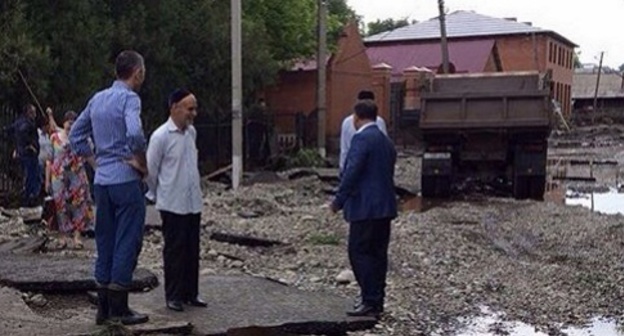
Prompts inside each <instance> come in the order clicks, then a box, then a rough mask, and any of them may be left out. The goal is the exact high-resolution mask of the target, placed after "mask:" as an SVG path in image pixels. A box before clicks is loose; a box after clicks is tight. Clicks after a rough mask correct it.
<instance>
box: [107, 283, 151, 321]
mask: <svg viewBox="0 0 624 336" xmlns="http://www.w3.org/2000/svg"><path fill="white" fill-rule="evenodd" d="M108 299H109V301H108V302H109V305H110V319H111V320H112V321H115V322H120V323H121V324H123V325H133V324H141V323H145V322H147V321H149V317H148V316H147V315H145V314H139V313H137V312H135V311H133V310H132V309H130V308H129V307H128V291H125V290H124V291H118V290H112V289H109V291H108Z"/></svg>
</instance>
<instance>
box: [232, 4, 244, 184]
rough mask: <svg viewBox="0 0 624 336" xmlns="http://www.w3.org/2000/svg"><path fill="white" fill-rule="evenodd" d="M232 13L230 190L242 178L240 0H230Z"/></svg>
mask: <svg viewBox="0 0 624 336" xmlns="http://www.w3.org/2000/svg"><path fill="white" fill-rule="evenodd" d="M231 1H232V2H231V11H232V23H231V24H232V28H231V30H232V189H237V188H238V186H239V185H240V182H241V180H242V177H243V136H242V135H243V120H242V119H243V107H242V105H243V103H242V101H243V85H242V82H243V78H242V77H243V75H242V73H243V70H242V68H243V64H242V57H241V56H242V55H241V11H242V10H241V0H231Z"/></svg>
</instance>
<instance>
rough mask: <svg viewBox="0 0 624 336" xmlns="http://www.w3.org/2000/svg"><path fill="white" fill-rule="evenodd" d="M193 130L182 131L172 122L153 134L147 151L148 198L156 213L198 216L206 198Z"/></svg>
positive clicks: (191, 127) (195, 132) (195, 134)
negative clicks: (154, 204)
mask: <svg viewBox="0 0 624 336" xmlns="http://www.w3.org/2000/svg"><path fill="white" fill-rule="evenodd" d="M196 138H197V131H196V130H195V128H194V127H193V126H189V127H188V128H187V129H186V130H184V131H182V130H179V129H178V127H177V126H176V125H175V124H174V123H173V121H172V120H171V118H170V119H169V120H167V122H166V123H164V124H163V125H161V126H160V127H159V128H158V129H156V130H155V131H154V133H153V134H152V136H151V138H150V141H149V145H148V147H147V169H148V173H149V175H148V177H147V186H148V188H149V191H148V192H147V195H146V196H147V198H149V199H151V200H152V201H155V202H156V209H158V210H163V211H168V212H173V213H175V214H179V215H187V214H198V213H201V210H202V194H201V186H200V177H199V166H198V159H197V146H196V145H195V139H196Z"/></svg>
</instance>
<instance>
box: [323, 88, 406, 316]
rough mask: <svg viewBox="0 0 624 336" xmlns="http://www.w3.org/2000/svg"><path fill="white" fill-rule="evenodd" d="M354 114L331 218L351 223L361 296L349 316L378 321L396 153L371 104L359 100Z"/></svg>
mask: <svg viewBox="0 0 624 336" xmlns="http://www.w3.org/2000/svg"><path fill="white" fill-rule="evenodd" d="M354 110H355V115H354V118H353V123H354V128H355V129H356V130H357V131H356V133H355V135H354V136H353V141H352V143H351V146H350V149H349V153H348V154H347V159H346V162H345V166H344V172H343V175H342V179H341V180H340V186H339V187H338V192H337V193H336V196H335V198H334V200H333V201H332V203H331V205H330V209H331V210H332V211H333V212H334V213H335V212H338V211H339V210H343V213H344V218H345V220H346V221H347V222H349V247H348V253H349V261H350V263H351V267H352V269H353V273H354V275H355V279H356V281H357V283H358V285H359V286H360V291H361V301H360V302H358V303H357V304H356V305H355V306H354V308H353V310H352V311H349V312H347V314H348V315H350V316H374V317H379V315H380V314H381V313H382V312H383V306H384V298H385V288H386V274H387V271H388V245H389V242H390V222H391V221H392V219H394V218H396V216H397V201H396V195H395V191H394V165H395V163H396V155H397V154H396V150H395V149H394V144H393V143H392V141H391V140H390V139H389V138H388V137H387V136H386V135H385V134H384V133H383V132H381V130H380V129H379V126H377V124H376V122H375V120H376V119H377V106H376V105H375V103H374V102H373V101H372V100H362V101H360V102H359V103H357V104H356V105H355V108H354Z"/></svg>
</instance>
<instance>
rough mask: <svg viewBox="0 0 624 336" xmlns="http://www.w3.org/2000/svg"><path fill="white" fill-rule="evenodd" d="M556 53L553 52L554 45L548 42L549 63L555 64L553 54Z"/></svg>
mask: <svg viewBox="0 0 624 336" xmlns="http://www.w3.org/2000/svg"><path fill="white" fill-rule="evenodd" d="M554 53H555V52H554V51H553V43H552V42H548V62H550V63H554V62H553V54H554Z"/></svg>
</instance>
